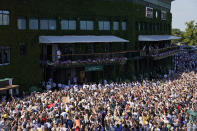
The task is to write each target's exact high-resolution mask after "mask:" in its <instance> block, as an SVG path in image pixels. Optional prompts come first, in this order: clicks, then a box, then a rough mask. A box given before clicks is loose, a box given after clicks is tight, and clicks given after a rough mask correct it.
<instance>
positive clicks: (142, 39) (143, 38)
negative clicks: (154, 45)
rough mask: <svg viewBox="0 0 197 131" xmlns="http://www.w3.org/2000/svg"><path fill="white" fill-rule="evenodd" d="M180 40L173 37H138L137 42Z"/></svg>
mask: <svg viewBox="0 0 197 131" xmlns="http://www.w3.org/2000/svg"><path fill="white" fill-rule="evenodd" d="M176 39H181V37H177V36H173V35H139V36H138V40H139V41H163V40H176Z"/></svg>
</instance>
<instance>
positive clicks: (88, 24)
mask: <svg viewBox="0 0 197 131" xmlns="http://www.w3.org/2000/svg"><path fill="white" fill-rule="evenodd" d="M80 30H94V22H93V21H80Z"/></svg>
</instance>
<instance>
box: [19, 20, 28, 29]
mask: <svg viewBox="0 0 197 131" xmlns="http://www.w3.org/2000/svg"><path fill="white" fill-rule="evenodd" d="M18 29H19V30H25V29H26V19H25V18H19V19H18Z"/></svg>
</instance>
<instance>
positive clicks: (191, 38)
mask: <svg viewBox="0 0 197 131" xmlns="http://www.w3.org/2000/svg"><path fill="white" fill-rule="evenodd" d="M194 23H195V21H194V20H192V21H189V22H186V26H187V27H186V29H185V32H184V43H185V44H186V45H197V24H196V25H195V24H194Z"/></svg>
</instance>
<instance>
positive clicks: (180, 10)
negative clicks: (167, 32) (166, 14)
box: [171, 0, 197, 31]
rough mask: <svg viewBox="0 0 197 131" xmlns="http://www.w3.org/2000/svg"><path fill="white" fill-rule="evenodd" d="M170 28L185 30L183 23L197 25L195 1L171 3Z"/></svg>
mask: <svg viewBox="0 0 197 131" xmlns="http://www.w3.org/2000/svg"><path fill="white" fill-rule="evenodd" d="M171 12H172V28H179V29H181V30H182V31H184V30H185V27H186V26H185V22H187V21H191V20H195V22H196V23H197V0H175V1H173V2H172V8H171Z"/></svg>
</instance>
